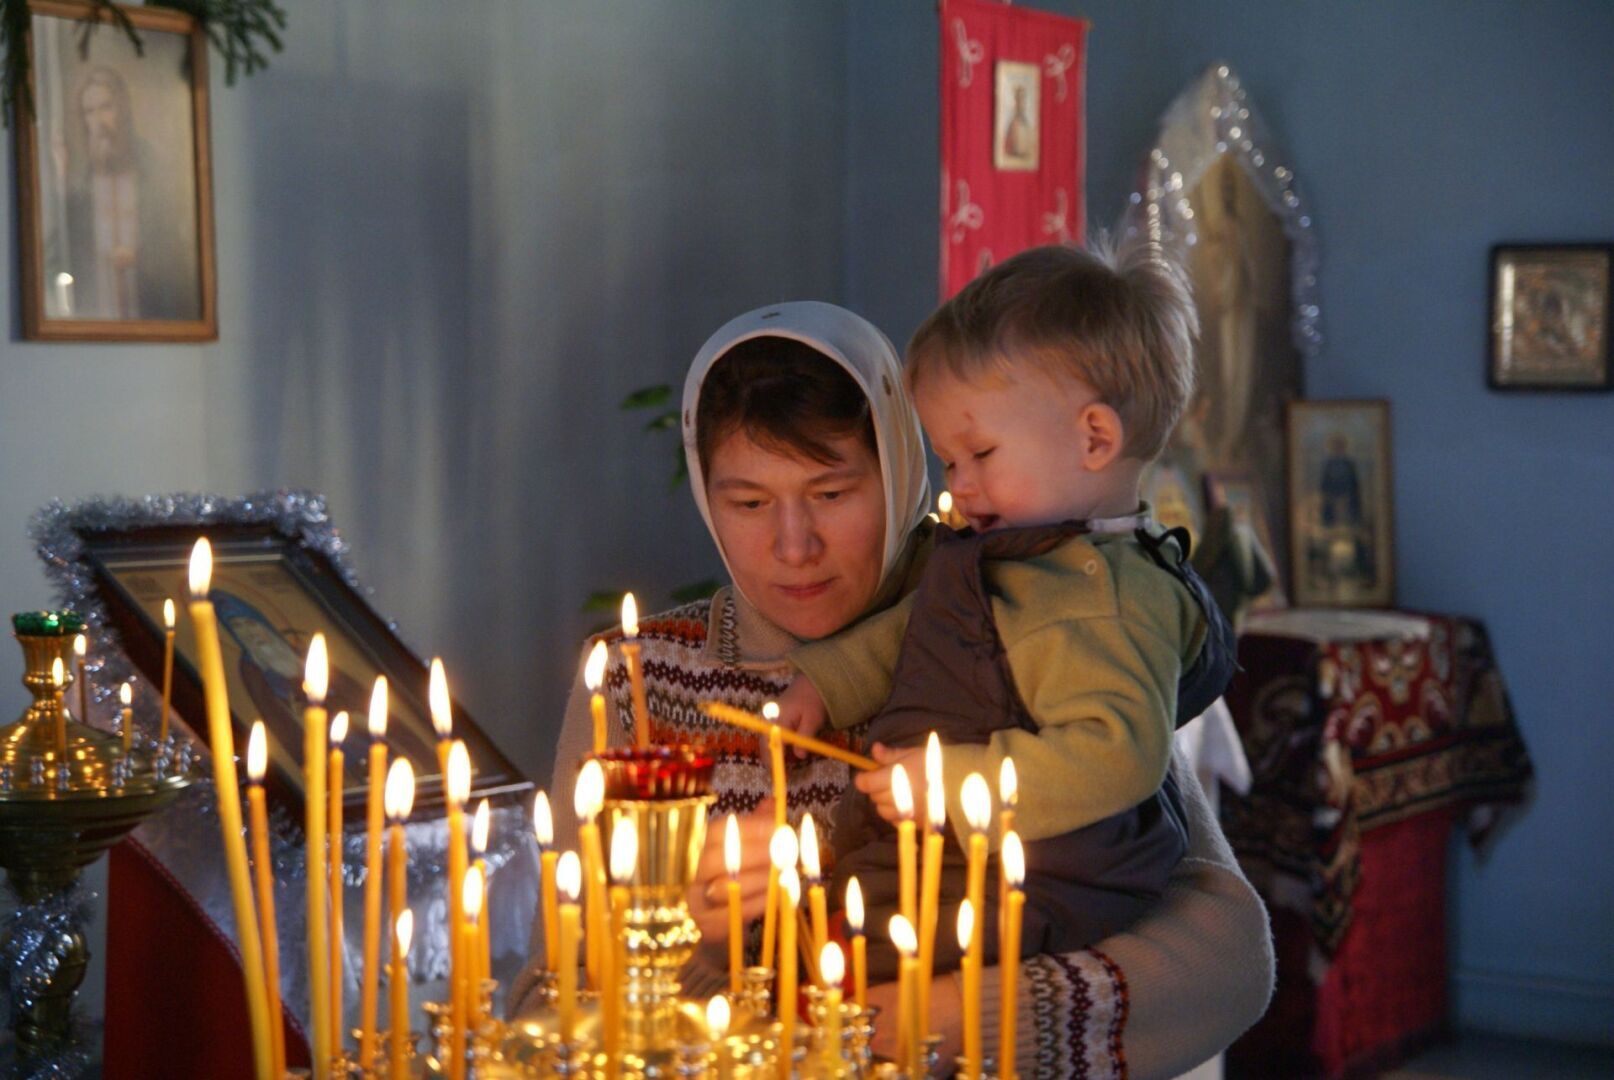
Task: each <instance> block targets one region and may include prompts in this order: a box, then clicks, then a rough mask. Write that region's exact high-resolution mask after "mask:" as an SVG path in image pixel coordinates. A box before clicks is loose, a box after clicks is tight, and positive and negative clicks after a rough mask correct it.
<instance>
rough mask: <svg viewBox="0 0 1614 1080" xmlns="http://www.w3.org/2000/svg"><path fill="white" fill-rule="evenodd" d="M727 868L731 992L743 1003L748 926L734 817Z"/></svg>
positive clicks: (727, 838) (727, 833)
mask: <svg viewBox="0 0 1614 1080" xmlns="http://www.w3.org/2000/svg"><path fill="white" fill-rule="evenodd" d="M723 868H724V869H725V870H727V871H728V875H729V880H728V894H729V993H730V994H733V995H734V998H735V1000H739V997H740V985H741V974H740V973H741V971H742V970H743V969H744V967H745V924H744V921H743V920H742V919H741V918H740V821H739V819H738V818H736V817H735V816H734V815H733V814H730V815H729V819H728V823H727V824H726V825H724V827H723ZM763 963H764V964H766V963H767V960H766V959H764V960H763Z"/></svg>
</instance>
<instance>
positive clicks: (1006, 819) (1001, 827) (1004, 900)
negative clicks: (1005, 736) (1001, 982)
mask: <svg viewBox="0 0 1614 1080" xmlns="http://www.w3.org/2000/svg"><path fill="white" fill-rule="evenodd" d="M1019 802H1020V779H1019V776H1018V775H1017V774H1016V773H1015V769H1014V758H1012V757H1005V758H1004V759H1003V764H1001V765H999V766H998V850H999V851H1002V850H1003V841H1004V839H1005V838H1006V837H1007V836H1008V835H1009V833H1010V832H1012V831H1013V830H1014V808H1015V806H1017V805H1018V804H1019ZM1008 903H1009V887H1008V885H1006V884H1004V881H1003V875H1002V874H999V875H998V933H1000V934H1001V933H1002V932H1003V913H1004V912H1005V911H1006V910H1008Z"/></svg>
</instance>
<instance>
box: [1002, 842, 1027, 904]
mask: <svg viewBox="0 0 1614 1080" xmlns="http://www.w3.org/2000/svg"><path fill="white" fill-rule="evenodd" d="M1003 877H1004V880H1006V881H1007V882H1008V883H1009V888H1011V889H1018V888H1019V887H1020V886H1022V885H1024V884H1025V882H1026V851H1025V848H1023V847H1021V846H1020V834H1019V833H1017V832H1015V831H1014V830H1012V829H1011V830H1009V833H1008V835H1006V836H1005V837H1004V838H1003Z"/></svg>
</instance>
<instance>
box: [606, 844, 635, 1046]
mask: <svg viewBox="0 0 1614 1080" xmlns="http://www.w3.org/2000/svg"><path fill="white" fill-rule="evenodd" d="M638 866H639V833H638V830H637V829H635V828H634V824H633V821H632V820H631V819H629V818H627V817H619V818H617V819H616V824H615V825H614V826H612V828H611V953H612V958H611V986H612V993H611V995H610V997H609V998H608V999H607V1000H606V1006H607V1008H606V1010H605V1019H606V1029H605V1052H606V1055H607V1057H608V1058H611V1059H612V1060H613V1061H615V1060H620V1055H621V1053H622V1013H623V1009H622V1002H623V999H624V998H625V997H626V994H627V978H628V953H627V936H628V935H627V916H628V886H629V885H631V884H633V877H634V872H635V871H636V870H637V869H638Z"/></svg>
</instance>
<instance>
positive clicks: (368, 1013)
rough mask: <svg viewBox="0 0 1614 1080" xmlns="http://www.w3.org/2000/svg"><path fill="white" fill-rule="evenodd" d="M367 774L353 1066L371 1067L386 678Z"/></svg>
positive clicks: (372, 720)
mask: <svg viewBox="0 0 1614 1080" xmlns="http://www.w3.org/2000/svg"><path fill="white" fill-rule="evenodd" d="M365 721H366V723H365V726H366V728H367V730H368V731H369V733H370V772H369V777H368V784H369V787H368V790H366V792H365V806H364V809H365V820H364V827H365V832H364V982H363V983H362V984H361V985H360V987H359V1068H360V1070H361V1071H363V1070H367V1069H373V1068H374V1067H375V1054H376V1023H377V1017H376V1009H377V1004H378V999H377V995H378V993H379V989H380V979H381V890H382V874H383V871H382V868H381V841H382V833H383V832H384V831H385V829H386V827H387V826H386V807H385V805H384V800H385V796H386V776H387V677H386V676H385V675H377V676H376V680H375V685H374V686H373V687H372V688H371V690H370V712H369V713H368V715H367V716H366V717H365Z"/></svg>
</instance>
